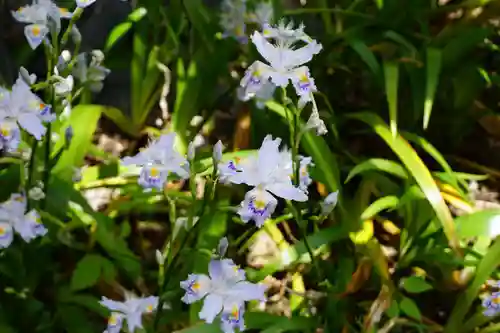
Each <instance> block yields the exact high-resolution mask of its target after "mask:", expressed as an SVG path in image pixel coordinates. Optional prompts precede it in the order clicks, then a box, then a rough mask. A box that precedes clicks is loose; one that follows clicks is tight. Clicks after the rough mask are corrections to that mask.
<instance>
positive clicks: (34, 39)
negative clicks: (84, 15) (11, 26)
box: [12, 0, 73, 49]
mask: <svg viewBox="0 0 500 333" xmlns="http://www.w3.org/2000/svg"><path fill="white" fill-rule="evenodd" d="M72 15H73V14H72V13H71V12H70V11H68V10H67V9H66V8H60V7H58V6H57V5H56V4H55V3H54V2H52V1H51V0H34V1H33V3H32V4H31V5H26V6H22V7H20V8H18V9H17V10H16V11H13V12H12V16H13V17H14V18H15V19H16V20H17V21H19V22H21V23H27V24H28V25H27V26H26V27H25V28H24V35H25V36H26V39H27V41H28V44H29V45H30V47H31V48H32V49H36V48H37V47H38V46H39V45H40V44H41V43H42V42H43V41H44V40H45V38H46V37H47V35H48V34H49V32H50V29H51V27H54V28H55V32H56V33H59V31H60V30H61V19H70V18H71V17H72Z"/></svg>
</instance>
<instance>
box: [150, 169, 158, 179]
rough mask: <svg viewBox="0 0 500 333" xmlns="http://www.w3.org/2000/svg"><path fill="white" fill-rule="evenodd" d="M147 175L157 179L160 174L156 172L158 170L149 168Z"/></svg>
mask: <svg viewBox="0 0 500 333" xmlns="http://www.w3.org/2000/svg"><path fill="white" fill-rule="evenodd" d="M149 173H150V174H151V177H158V175H159V174H160V171H159V170H158V168H151V170H150V171H149Z"/></svg>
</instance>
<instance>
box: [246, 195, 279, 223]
mask: <svg viewBox="0 0 500 333" xmlns="http://www.w3.org/2000/svg"><path fill="white" fill-rule="evenodd" d="M277 205H278V201H277V200H276V199H275V198H274V197H273V196H272V195H271V194H269V192H267V191H264V190H261V189H259V188H254V189H253V190H251V191H248V192H247V193H246V194H245V199H244V200H243V202H242V203H241V204H240V208H239V209H238V214H239V215H240V217H241V220H242V221H243V222H245V223H247V222H249V221H251V220H253V221H254V222H255V225H256V226H257V227H259V228H260V227H262V226H263V225H264V222H265V221H266V220H267V219H268V218H270V217H271V215H272V214H273V213H274V210H275V209H276V206H277Z"/></svg>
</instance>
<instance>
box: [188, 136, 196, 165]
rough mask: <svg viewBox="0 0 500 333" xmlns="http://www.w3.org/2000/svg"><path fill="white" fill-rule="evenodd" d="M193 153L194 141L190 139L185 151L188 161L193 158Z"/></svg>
mask: <svg viewBox="0 0 500 333" xmlns="http://www.w3.org/2000/svg"><path fill="white" fill-rule="evenodd" d="M194 155H195V147H194V141H191V142H190V143H189V145H188V151H187V158H188V160H190V161H192V160H194Z"/></svg>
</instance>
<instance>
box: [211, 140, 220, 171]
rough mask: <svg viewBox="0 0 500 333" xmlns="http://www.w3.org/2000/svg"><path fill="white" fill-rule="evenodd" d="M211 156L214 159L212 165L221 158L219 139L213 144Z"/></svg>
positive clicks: (217, 162)
mask: <svg viewBox="0 0 500 333" xmlns="http://www.w3.org/2000/svg"><path fill="white" fill-rule="evenodd" d="M212 158H213V160H214V167H215V166H216V165H217V164H219V162H220V161H221V160H222V142H221V141H220V140H219V141H217V143H216V144H215V145H214V150H213V154H212Z"/></svg>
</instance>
